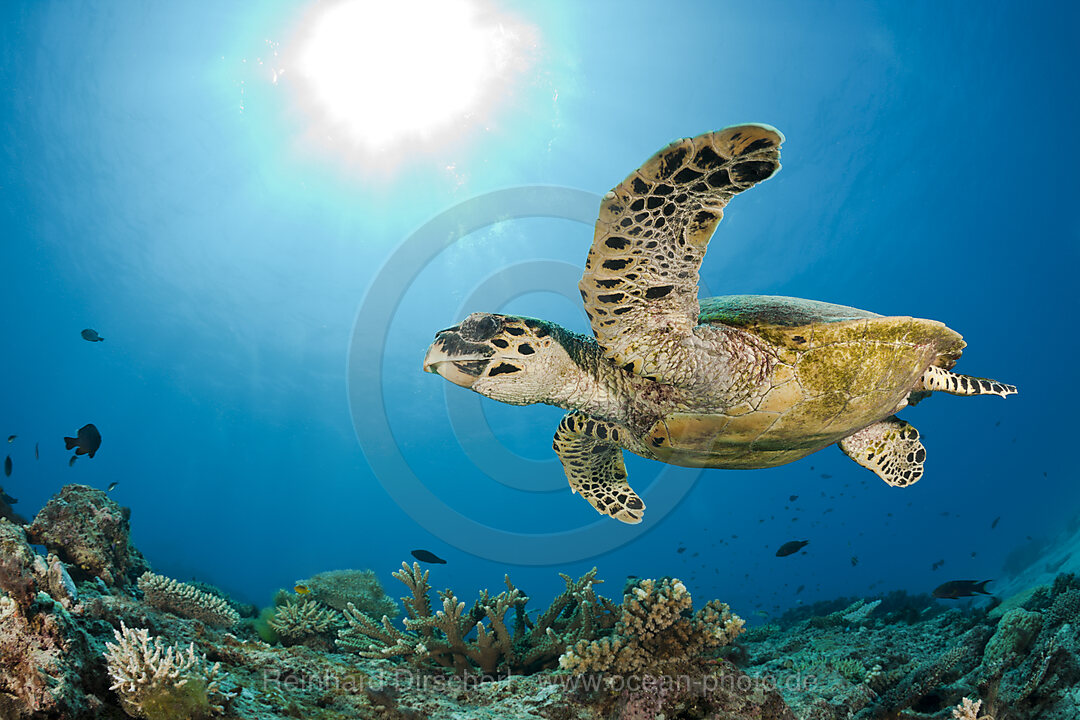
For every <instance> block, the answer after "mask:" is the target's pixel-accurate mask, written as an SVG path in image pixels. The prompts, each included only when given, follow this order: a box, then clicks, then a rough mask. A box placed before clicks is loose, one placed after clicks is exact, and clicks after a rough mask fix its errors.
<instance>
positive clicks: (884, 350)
mask: <svg viewBox="0 0 1080 720" xmlns="http://www.w3.org/2000/svg"><path fill="white" fill-rule="evenodd" d="M699 322H700V323H701V324H713V325H725V326H728V327H734V328H738V329H741V330H744V331H746V332H748V333H751V334H752V335H755V336H757V337H758V338H760V339H761V340H762V341H764V343H763V344H764V346H765V347H766V349H767V351H768V352H769V354H770V355H771V356H772V367H771V370H770V373H769V376H768V378H767V379H766V381H764V382H763V383H762V385H761V386H760V389H759V391H758V392H756V393H755V394H754V395H753V396H752V397H751V398H750V400H748V401H747V402H745V403H742V404H740V405H738V406H736V407H732V408H726V409H725V410H724V412H722V413H708V414H703V413H694V412H678V413H670V414H668V415H666V416H665V417H664V418H663V419H661V420H660V421H659V422H657V423H656V424H655V425H654V426H653V427H652V429H651V430H650V431H649V432H648V434H647V435H646V437H645V438H644V442H645V444H646V446H647V447H648V448H649V449H650V451H651V452H652V453H653V455H654V457H655V458H656V459H657V460H662V461H663V462H667V463H672V464H675V465H685V466H690V467H718V468H760V467H774V466H777V465H782V464H785V463H789V462H792V461H794V460H798V459H799V458H801V457H804V456H806V455H809V454H810V453H812V452H816V451H817V450H820V449H821V448H823V447H826V446H827V445H831V444H832V443H835V442H837V441H839V440H840V439H842V438H844V437H847V436H848V435H850V434H852V433H853V432H856V431H857V430H860V429H862V428H864V427H866V426H867V425H870V424H872V423H875V422H877V421H878V420H882V419H884V418H886V417H888V416H890V415H892V414H893V413H894V412H896V411H897V410H898V409H899V408H900V407H902V406H903V404H904V403H905V401H906V399H907V396H908V394H909V393H910V392H911V390H912V389H913V388H914V386H915V384H916V382H917V381H918V380H919V378H920V377H921V376H922V374H923V373H924V372H925V371H926V369H927V368H928V367H930V366H931V365H937V366H939V367H944V368H950V367H952V366H953V364H955V362H956V360H957V359H958V358H959V357H960V353H961V352H962V351H963V348H964V341H963V339H962V338H961V337H960V335H959V334H958V333H956V332H954V331H953V330H950V329H949V328H948V327H946V326H945V325H944V324H942V323H940V322H936V321H934V320H921V319H918V318H910V317H884V316H881V315H877V314H875V313H871V312H866V311H865V310H858V309H856V308H851V307H846V306H844V305H833V304H830V303H823V302H816V301H813V300H802V299H798V298H787V297H778V296H768V295H764V296H763V295H732V296H726V297H717V298H709V299H707V300H703V301H702V302H701V314H700V316H699Z"/></svg>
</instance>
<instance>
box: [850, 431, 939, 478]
mask: <svg viewBox="0 0 1080 720" xmlns="http://www.w3.org/2000/svg"><path fill="white" fill-rule="evenodd" d="M840 449H841V450H843V451H844V454H845V455H847V456H848V457H849V458H851V459H852V460H854V461H855V462H857V463H859V464H860V465H862V466H863V467H864V468H866V469H867V470H871V471H873V472H874V473H875V474H876V475H877V476H878V477H880V478H881V479H882V480H884V481H885V482H887V483H888V484H889V485H892V486H893V487H907V486H908V485H912V484H914V483H916V482H918V480H919V478H921V477H922V474H923V462H924V461H925V460H926V448H924V447H923V444H922V443H921V442H920V441H919V431H918V430H916V429H915V428H914V427H913V426H912V425H910V424H908V423H906V422H904V421H903V420H901V419H900V418H898V417H896V416H895V415H893V416H891V417H887V418H885V419H884V420H882V421H880V422H876V423H874V424H873V425H871V426H869V427H865V428H863V429H862V430H860V431H859V432H857V433H855V434H854V435H850V436H848V437H846V438H844V439H843V440H841V441H840Z"/></svg>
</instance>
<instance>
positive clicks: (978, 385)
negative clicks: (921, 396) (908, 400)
mask: <svg viewBox="0 0 1080 720" xmlns="http://www.w3.org/2000/svg"><path fill="white" fill-rule="evenodd" d="M915 390H916V391H920V390H922V391H928V392H946V393H949V394H950V395H999V396H1000V397H1005V396H1006V395H1015V394H1016V386H1015V385H1006V384H1005V383H1000V382H998V381H997V380H989V379H987V378H979V377H970V376H968V375H959V374H957V373H954V372H950V371H948V370H946V369H944V368H939V367H937V366H931V367H929V368H927V370H926V372H924V373H923V375H922V377H921V378H920V379H919V386H918V387H916V388H915Z"/></svg>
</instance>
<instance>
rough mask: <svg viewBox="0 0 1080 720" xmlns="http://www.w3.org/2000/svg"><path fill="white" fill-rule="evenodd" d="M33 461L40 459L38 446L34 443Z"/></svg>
mask: <svg viewBox="0 0 1080 720" xmlns="http://www.w3.org/2000/svg"><path fill="white" fill-rule="evenodd" d="M34 459H35V460H40V459H41V453H40V452H39V451H38V444H37V443H34Z"/></svg>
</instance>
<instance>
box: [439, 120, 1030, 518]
mask: <svg viewBox="0 0 1080 720" xmlns="http://www.w3.org/2000/svg"><path fill="white" fill-rule="evenodd" d="M783 140H784V137H783V135H781V134H780V132H779V131H777V130H776V129H775V128H772V127H770V126H768V125H759V124H752V125H740V126H736V127H729V128H726V129H724V130H720V131H718V132H713V133H708V134H705V135H700V136H698V137H695V138H686V139H683V140H678V141H676V142H673V143H671V144H670V145H668V146H667V147H665V148H664V149H663V150H661V151H660V152H658V153H657V154H656V155H654V156H653V157H652V158H650V159H649V160H648V161H647V162H646V163H645V164H644V165H642V166H641V168H640V169H638V170H635V171H634V172H633V173H631V174H630V176H629V177H628V178H626V180H624V181H623V182H622V183H621V184H620V185H619V186H618V187H616V188H615V189H614V190H612V191H611V192H609V193H607V195H605V196H604V199H603V201H602V203H601V206H600V217H599V219H598V220H597V222H596V231H595V234H594V236H593V244H592V249H591V250H590V251H589V256H588V259H587V260H586V262H585V273H584V275H583V276H582V278H581V282H580V284H579V288H580V290H581V296H582V298H583V299H584V301H585V309H586V313H587V314H588V316H589V320H590V322H591V323H592V330H593V334H594V335H595V336H596V337H595V339H593V338H592V337H587V336H585V335H580V334H577V333H574V332H571V331H569V330H566V329H564V328H562V327H560V326H558V325H556V324H554V323H550V322H546V321H544V320H537V319H534V318H528V317H516V316H510V315H495V314H491V313H473V314H471V315H469V316H468V317H467V318H465V320H464V321H462V323H461V324H460V325H456V326H454V327H451V328H448V329H446V330H442V331H440V332H439V333H438V334H437V335H436V336H435V341H434V342H433V343H432V345H431V347H430V348H429V349H428V351H427V356H426V358H425V359H424V369H425V370H427V371H429V372H434V373H438V374H439V375H441V376H442V377H444V378H446V379H447V380H449V381H450V382H453V383H455V384H457V385H460V386H462V387H465V388H469V389H471V390H474V391H475V392H478V393H480V394H482V395H485V396H487V397H489V398H492V399H494V400H499V401H501V402H505V403H510V404H513V405H526V404H531V403H545V404H548V405H555V406H558V407H561V408H565V409H567V410H569V412H568V413H567V414H566V416H565V417H563V419H562V421H561V422H560V423H559V428H558V430H557V431H556V433H555V440H554V449H555V452H556V453H558V455H559V459H560V460H561V461H562V464H563V468H564V469H565V471H566V476H567V478H568V479H569V481H570V487H571V489H572V490H573V491H574V492H578V493H581V495H582V497H584V498H585V499H586V500H588V501H589V503H590V504H592V506H593V507H594V508H596V510H597V511H598V512H600V513H602V514H606V515H611V516H613V517H615V518H618V519H619V520H622V521H623V522H627V523H636V522H640V521H641V518H642V515H643V511H644V509H645V505H644V503H643V502H642V501H641V498H640V497H638V495H637V494H636V493H635V492H634V491H633V490H632V489H631V488H630V485H629V484H628V483H627V477H626V468H625V466H624V464H623V457H622V450H629V451H630V452H633V453H635V454H637V455H641V456H642V457H646V458H651V459H653V460H659V461H661V462H666V463H672V464H675V465H683V466H688V467H710V468H767V467H775V466H777V465H783V464H785V463H789V462H792V461H794V460H798V459H799V458H802V457H805V456H806V455H809V454H810V453H813V452H816V451H818V450H820V449H822V448H824V447H826V446H828V445H831V444H833V443H838V444H839V445H840V449H841V450H843V452H844V453H845V454H847V455H848V456H849V457H851V458H852V459H853V460H854V461H855V462H857V463H858V464H860V465H862V466H863V467H865V468H868V469H870V470H872V471H873V472H874V473H876V474H877V475H878V476H880V477H881V479H882V480H884V481H885V482H886V483H888V484H889V485H893V486H899V487H903V486H906V485H910V484H912V483H914V482H916V481H917V480H918V479H919V478H920V477H921V476H922V473H923V461H924V460H925V458H926V450H925V449H924V448H923V445H922V443H921V442H920V441H919V432H918V431H917V430H916V429H915V428H914V427H912V426H911V425H909V424H908V423H907V422H905V421H903V420H901V419H899V418H897V417H896V413H897V412H898V411H899V410H901V409H902V408H904V407H906V406H907V405H911V404H914V403H915V402H917V401H918V400H921V399H922V398H923V397H925V396H926V395H928V394H929V393H931V392H933V391H942V392H946V393H950V394H953V395H983V394H992V395H1000V396H1003V397H1004V396H1006V395H1011V394H1013V393H1015V392H1016V388H1015V387H1013V386H1011V385H1005V384H1003V383H999V382H996V381H993V380H986V379H983V378H976V377H968V376H965V375H957V374H955V373H952V372H950V368H951V367H952V366H953V365H954V364H955V362H956V360H957V359H958V358H959V357H960V353H961V351H962V350H963V348H964V345H965V343H964V341H963V339H962V338H961V337H960V335H959V334H957V333H956V332H954V331H952V330H950V329H949V328H947V327H946V326H945V325H943V324H942V323H940V322H936V321H934V320H920V319H917V318H911V317H883V316H881V315H877V314H875V313H871V312H866V311H864V310H857V309H855V308H851V307H846V306H843V305H833V304H830V303H824V302H817V301H813V300H800V299H796V298H789V297H775V296H761V295H735V296H727V297H715V298H709V299H704V300H699V299H698V268H699V266H700V265H701V261H702V258H704V256H705V249H706V246H707V245H708V242H709V239H710V237H711V236H712V234H713V230H715V229H716V226H717V224H718V223H719V222H720V218H721V217H722V216H723V208H724V206H725V205H727V203H728V201H729V200H730V199H731V198H732V197H733V196H735V195H737V194H738V193H740V192H742V191H743V190H746V189H747V188H750V187H752V186H753V185H755V184H757V183H759V182H761V181H763V180H766V179H768V178H769V177H771V176H772V175H773V174H774V173H775V172H776V171H777V170H779V168H780V144H781V143H782V142H783Z"/></svg>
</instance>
